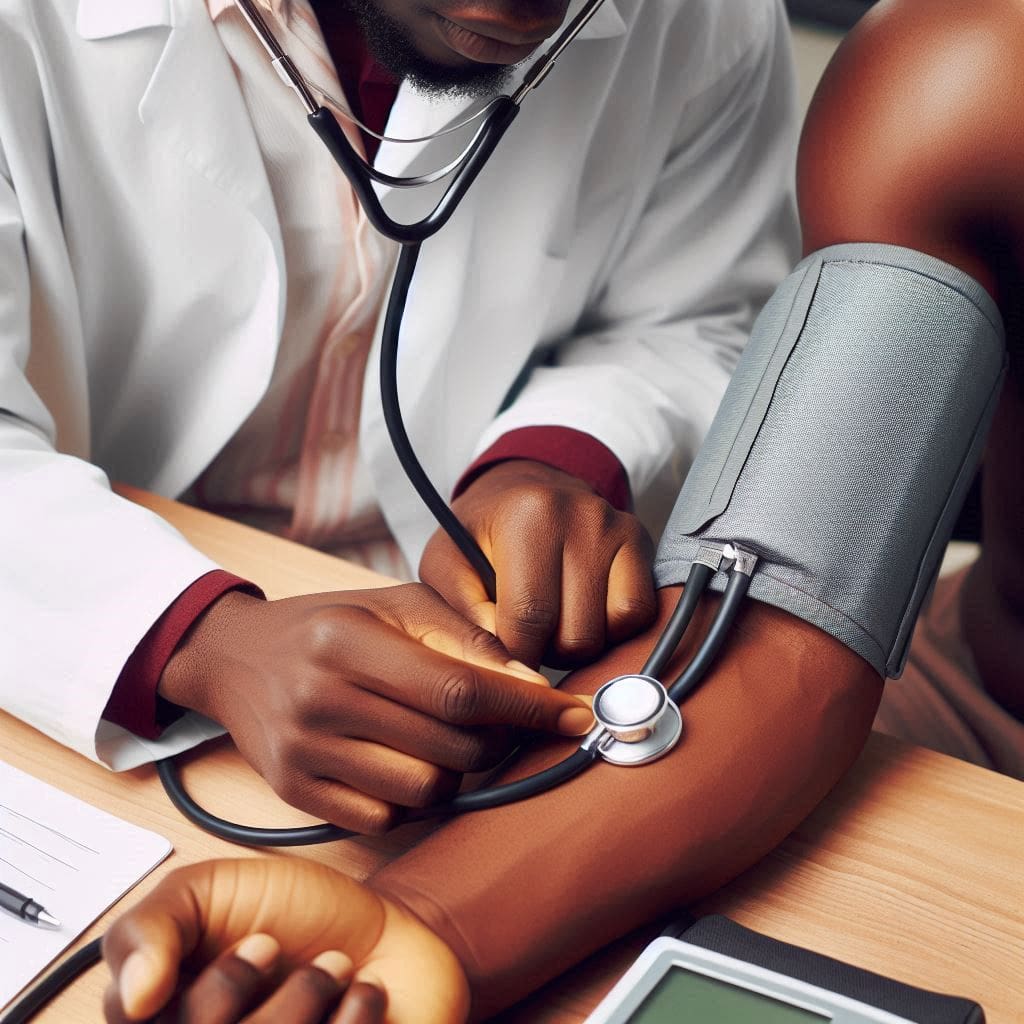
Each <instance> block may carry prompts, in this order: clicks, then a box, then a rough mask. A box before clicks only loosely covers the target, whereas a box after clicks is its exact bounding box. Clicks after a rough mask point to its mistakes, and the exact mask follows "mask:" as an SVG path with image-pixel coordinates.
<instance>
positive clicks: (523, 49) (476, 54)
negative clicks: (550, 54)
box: [436, 15, 540, 64]
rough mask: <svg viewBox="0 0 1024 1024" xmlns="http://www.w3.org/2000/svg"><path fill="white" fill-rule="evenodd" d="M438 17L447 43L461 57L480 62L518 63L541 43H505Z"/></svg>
mask: <svg viewBox="0 0 1024 1024" xmlns="http://www.w3.org/2000/svg"><path fill="white" fill-rule="evenodd" d="M436 17H437V25H438V28H439V30H440V32H441V38H442V39H443V40H444V43H445V45H446V46H448V48H449V49H451V50H454V51H455V52H456V53H457V54H458V55H459V56H460V57H465V58H466V60H472V61H476V62H477V63H478V64H518V63H519V62H520V61H521V60H526V58H527V57H529V56H530V54H531V53H533V51H534V50H536V49H537V47H538V46H539V45H540V44H539V43H528V44H526V45H515V44H512V43H503V42H501V41H500V40H498V39H491V38H490V37H489V36H482V35H480V34H479V33H478V32H471V31H470V30H469V29H468V28H461V27H460V26H459V25H456V24H455V23H454V22H452V21H448V19H447V18H442V17H441V15H437V16H436Z"/></svg>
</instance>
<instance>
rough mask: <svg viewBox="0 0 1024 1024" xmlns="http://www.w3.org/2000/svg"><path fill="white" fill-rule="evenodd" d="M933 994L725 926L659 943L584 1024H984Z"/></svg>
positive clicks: (708, 923) (705, 923)
mask: <svg viewBox="0 0 1024 1024" xmlns="http://www.w3.org/2000/svg"><path fill="white" fill-rule="evenodd" d="M984 1020H985V1015H984V1012H983V1011H982V1009H981V1007H980V1006H978V1005H977V1004H976V1003H973V1002H971V1001H970V1000H967V999H961V998H958V997H955V996H946V995H941V994H939V993H935V992H927V991H925V990H923V989H919V988H914V987H913V986H910V985H905V984H902V983H901V982H897V981H894V980H893V979H891V978H886V977H883V976H882V975H878V974H873V973H872V972H870V971H864V970H861V969H860V968H857V967H853V966H851V965H850V964H844V963H841V962H840V961H838V960H833V959H830V958H829V957H824V956H821V955H820V954H817V953H812V952H810V951H808V950H805V949H801V948H799V947H797V946H791V945H788V944H787V943H783V942H778V941H776V940H775V939H771V938H769V937H768V936H765V935H760V934H758V933H756V932H752V931H750V930H748V929H746V928H743V927H741V926H740V925H737V924H735V923H734V922H733V921H730V920H728V919H727V918H723V917H706V918H702V919H701V920H700V921H698V922H697V923H696V924H695V925H693V926H692V927H690V928H688V929H686V930H685V931H682V934H681V935H679V936H678V937H677V936H675V935H663V936H662V937H661V938H658V939H655V940H654V942H652V943H651V944H650V945H649V946H648V947H647V948H646V949H645V950H644V952H643V954H642V955H641V956H640V957H639V959H637V961H636V962H635V963H634V964H633V966H632V967H631V968H630V969H629V971H628V972H627V973H626V974H625V975H624V976H623V977H622V978H621V979H620V981H619V982H618V984H617V985H616V986H615V987H614V988H613V989H612V990H611V992H609V993H608V995H607V996H606V997H605V999H604V1000H602V1002H601V1004H600V1005H599V1006H598V1007H597V1009H596V1010H595V1011H594V1012H593V1013H592V1014H591V1015H590V1016H589V1017H588V1018H587V1020H586V1022H585V1024H684V1022H685V1024H826V1022H831V1024H984Z"/></svg>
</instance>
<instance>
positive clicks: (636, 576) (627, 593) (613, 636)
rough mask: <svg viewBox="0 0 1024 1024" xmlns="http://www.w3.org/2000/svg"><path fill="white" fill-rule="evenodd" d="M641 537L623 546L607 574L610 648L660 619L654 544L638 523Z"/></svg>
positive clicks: (606, 604) (607, 612)
mask: <svg viewBox="0 0 1024 1024" xmlns="http://www.w3.org/2000/svg"><path fill="white" fill-rule="evenodd" d="M637 526H638V528H639V531H640V535H639V537H637V538H636V539H635V540H631V541H630V542H629V543H626V544H623V545H622V547H621V548H619V550H618V551H617V552H616V553H615V558H614V559H613V560H612V564H611V567H610V568H609V570H608V586H607V596H606V599H605V614H606V615H607V620H608V625H607V637H608V644H609V646H615V645H616V644H620V643H622V642H623V641H624V640H629V639H630V638H631V637H634V636H636V635H637V633H640V632H642V631H643V630H645V629H647V627H648V626H650V625H651V623H653V622H654V620H655V618H656V617H657V615H658V597H657V595H656V594H655V590H654V571H653V561H654V544H653V542H652V541H651V538H650V536H649V535H648V533H647V531H646V530H645V529H644V528H643V527H642V526H640V524H639V523H637Z"/></svg>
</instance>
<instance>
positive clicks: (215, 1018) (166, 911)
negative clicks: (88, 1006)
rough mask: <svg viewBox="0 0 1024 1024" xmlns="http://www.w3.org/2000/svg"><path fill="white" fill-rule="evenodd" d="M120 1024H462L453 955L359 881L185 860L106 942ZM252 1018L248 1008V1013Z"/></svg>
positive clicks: (307, 867)
mask: <svg viewBox="0 0 1024 1024" xmlns="http://www.w3.org/2000/svg"><path fill="white" fill-rule="evenodd" d="M103 955H104V957H105V958H106V960H107V963H108V964H109V966H110V970H111V973H112V975H113V983H112V984H111V986H110V988H109V989H108V990H107V996H106V1000H105V1006H104V1009H105V1012H106V1017H107V1021H108V1022H110V1024H123V1022H126V1021H138V1020H149V1019H151V1018H155V1019H156V1020H157V1021H171V1020H173V1021H175V1022H178V1024H227V1022H229V1021H238V1020H241V1019H242V1018H243V1017H244V1019H245V1020H246V1021H247V1022H249V1024H270V1022H277V1021H285V1020H286V1021H288V1022H289V1024H306V1022H309V1024H315V1022H319V1021H321V1020H323V1019H324V1016H325V1014H327V1013H329V1012H331V1011H332V1010H335V1009H337V1012H336V1014H335V1015H334V1016H332V1017H330V1020H331V1021H333V1022H336V1024H383V1021H384V1019H385V1010H386V1014H387V1020H388V1021H389V1022H393V1024H460V1022H462V1021H464V1020H465V1018H466V1015H467V1013H468V1008H469V996H468V988H467V984H466V978H465V975H464V973H463V971H462V968H461V966H460V965H459V963H458V961H457V960H456V959H455V956H454V955H453V953H452V952H451V950H450V949H449V948H448V946H446V945H445V944H444V943H443V942H442V941H441V940H440V939H439V938H437V936H435V935H434V933H433V932H431V931H429V930H428V929H427V928H426V927H425V926H424V925H423V924H422V923H420V921H419V920H418V919H417V918H415V917H413V916H412V915H410V914H409V913H407V912H406V911H404V910H402V909H400V908H399V907H397V906H396V905H394V904H393V903H390V902H389V901H388V900H386V899H383V898H381V897H380V896H378V895H376V894H375V893H373V892H371V891H370V890H369V889H367V888H365V887H364V886H362V885H360V884H359V883H358V882H355V881H353V880H352V879H350V878H347V877H346V876H345V875H342V874H340V873H338V872H336V871H332V870H331V869H330V868H327V867H324V866H323V865H320V864H316V863H313V862H311V861H306V860H303V859H301V858H292V857H289V858H284V857H282V858H274V859H270V858H252V859H246V860H222V861H207V862H204V863H201V864H194V865H192V866H190V867H186V868H181V869H179V870H177V871H175V872H173V873H172V874H170V875H168V877H167V878H165V879H164V880H163V881H162V882H161V883H160V885H159V886H157V888H156V889H155V890H153V892H152V893H150V894H149V895H148V896H147V897H146V898H145V899H143V900H142V901H141V902H140V903H139V904H137V905H136V906H135V907H134V908H133V909H132V910H130V911H129V912H128V913H127V914H125V915H124V916H123V917H121V918H120V919H119V920H118V921H117V922H116V923H115V924H114V926H113V927H112V928H111V929H110V931H109V932H108V933H107V935H106V937H105V938H104V941H103ZM247 1014H248V1015H249V1016H247Z"/></svg>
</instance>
